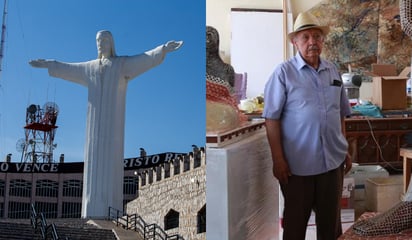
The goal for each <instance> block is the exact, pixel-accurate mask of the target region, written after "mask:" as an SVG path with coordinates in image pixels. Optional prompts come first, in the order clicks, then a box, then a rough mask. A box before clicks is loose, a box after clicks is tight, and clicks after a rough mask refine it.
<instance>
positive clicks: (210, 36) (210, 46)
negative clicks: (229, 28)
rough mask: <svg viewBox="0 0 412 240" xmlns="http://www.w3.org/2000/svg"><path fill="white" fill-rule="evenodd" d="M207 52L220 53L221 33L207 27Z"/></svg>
mask: <svg viewBox="0 0 412 240" xmlns="http://www.w3.org/2000/svg"><path fill="white" fill-rule="evenodd" d="M206 52H208V53H212V52H214V53H216V52H219V33H218V32H217V30H216V29H215V28H214V27H211V26H206Z"/></svg>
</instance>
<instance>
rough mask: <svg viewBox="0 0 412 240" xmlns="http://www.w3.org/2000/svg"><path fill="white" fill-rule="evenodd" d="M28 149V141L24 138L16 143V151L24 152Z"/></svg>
mask: <svg viewBox="0 0 412 240" xmlns="http://www.w3.org/2000/svg"><path fill="white" fill-rule="evenodd" d="M25 148H26V140H25V139H24V138H20V139H19V140H18V141H17V143H16V150H17V151H18V152H23V151H24V149H25Z"/></svg>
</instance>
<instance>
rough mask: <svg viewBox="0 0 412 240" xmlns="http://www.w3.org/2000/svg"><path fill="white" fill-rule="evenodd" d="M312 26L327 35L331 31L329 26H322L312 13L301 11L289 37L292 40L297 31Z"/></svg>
mask: <svg viewBox="0 0 412 240" xmlns="http://www.w3.org/2000/svg"><path fill="white" fill-rule="evenodd" d="M310 28H317V29H320V30H321V31H322V33H323V35H325V36H326V35H327V34H328V32H329V26H320V25H319V24H318V22H317V21H316V18H315V17H314V16H313V15H312V14H310V13H308V12H303V13H299V15H298V17H297V18H296V20H295V24H294V25H293V32H291V33H289V34H288V37H289V39H290V40H292V39H293V37H294V36H295V34H296V33H298V32H300V31H303V30H306V29H310Z"/></svg>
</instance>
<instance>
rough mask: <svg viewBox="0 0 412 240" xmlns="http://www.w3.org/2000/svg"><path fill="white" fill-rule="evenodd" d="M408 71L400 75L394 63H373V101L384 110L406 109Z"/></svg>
mask: <svg viewBox="0 0 412 240" xmlns="http://www.w3.org/2000/svg"><path fill="white" fill-rule="evenodd" d="M407 73H408V72H407V71H405V70H404V71H402V73H401V74H402V75H401V74H399V75H398V74H397V72H396V66H395V65H393V64H372V73H371V74H370V75H371V76H372V81H373V83H372V102H373V103H374V104H375V105H377V106H378V107H380V108H381V109H382V110H399V109H406V108H407V98H406V81H407V80H408V76H407Z"/></svg>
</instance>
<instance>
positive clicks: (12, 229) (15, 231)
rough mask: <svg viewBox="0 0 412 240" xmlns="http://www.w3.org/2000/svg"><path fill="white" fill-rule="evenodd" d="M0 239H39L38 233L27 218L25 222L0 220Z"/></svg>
mask: <svg viewBox="0 0 412 240" xmlns="http://www.w3.org/2000/svg"><path fill="white" fill-rule="evenodd" d="M0 233H1V234H0V239H1V240H12V239H20V240H40V239H41V237H40V234H38V233H36V232H35V231H34V229H33V227H32V226H31V225H30V221H29V220H28V219H27V220H26V223H18V224H16V223H14V222H5V221H1V222H0Z"/></svg>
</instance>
